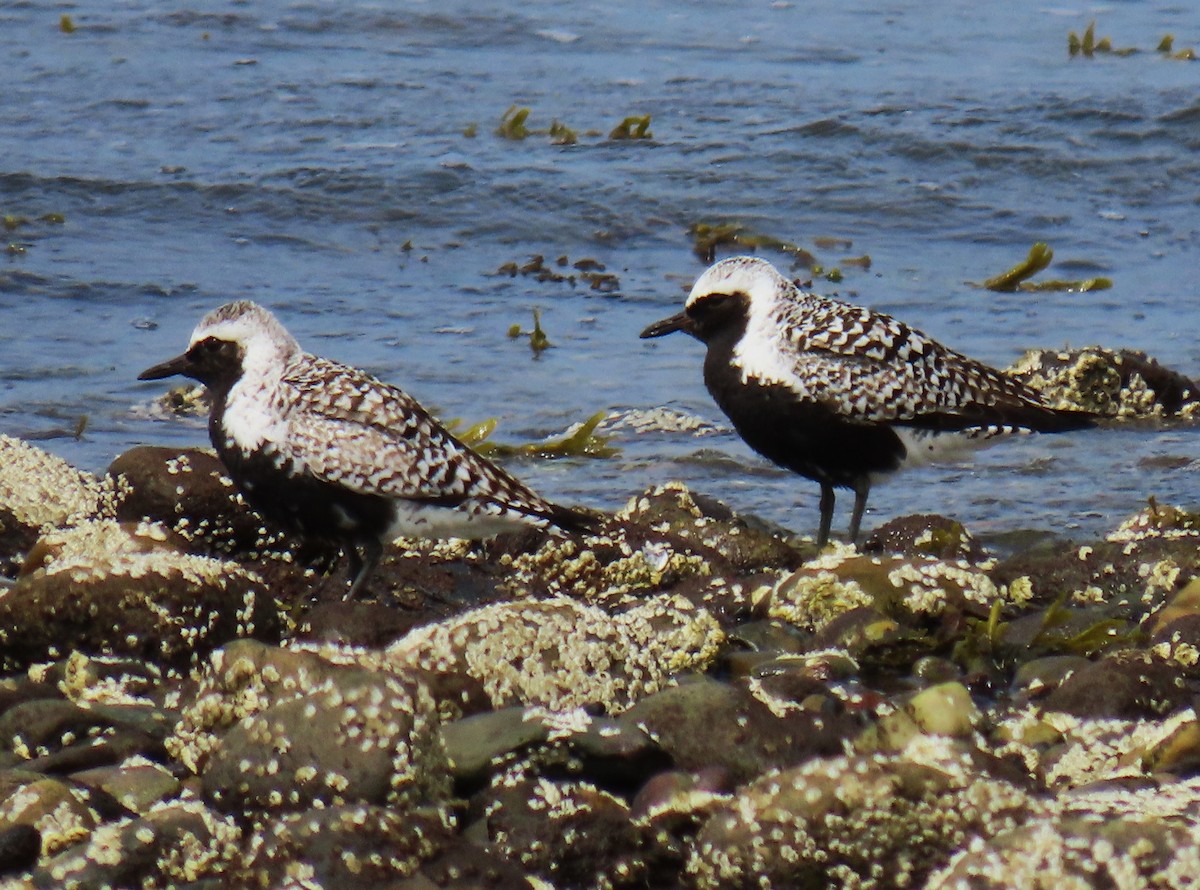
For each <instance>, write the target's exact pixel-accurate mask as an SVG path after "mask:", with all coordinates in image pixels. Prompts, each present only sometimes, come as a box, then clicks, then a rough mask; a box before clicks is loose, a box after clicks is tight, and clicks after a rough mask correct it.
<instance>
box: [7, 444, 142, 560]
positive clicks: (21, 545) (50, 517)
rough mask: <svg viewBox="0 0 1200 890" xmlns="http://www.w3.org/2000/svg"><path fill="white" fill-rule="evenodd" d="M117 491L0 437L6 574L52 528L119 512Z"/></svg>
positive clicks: (40, 452)
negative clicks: (102, 514)
mask: <svg viewBox="0 0 1200 890" xmlns="http://www.w3.org/2000/svg"><path fill="white" fill-rule="evenodd" d="M117 500H118V495H117V489H116V488H115V487H114V486H112V485H110V484H105V483H102V482H101V481H100V480H99V479H97V478H96V477H95V476H92V475H91V474H90V473H85V472H83V471H82V470H77V469H75V468H74V467H72V466H71V465H70V464H68V463H67V462H66V461H64V460H62V459H61V458H58V457H55V456H54V455H52V454H50V453H49V452H47V451H43V450H42V449H41V448H37V447H36V446H34V445H30V444H29V443H28V442H24V441H22V440H20V439H14V438H13V437H11V436H3V435H0V575H11V574H12V573H13V570H14V569H15V568H16V566H17V565H19V564H20V561H21V559H22V558H23V557H24V555H25V553H27V552H28V551H29V549H30V548H31V547H32V546H33V545H34V543H35V542H36V541H37V539H38V538H39V537H40V536H41V535H42V534H43V533H44V532H46V531H49V530H50V529H53V528H57V527H59V526H61V525H64V524H66V523H67V521H68V520H71V519H75V518H81V519H82V518H88V517H95V516H99V515H100V514H101V513H106V512H112V511H113V510H115V503H116V501H117Z"/></svg>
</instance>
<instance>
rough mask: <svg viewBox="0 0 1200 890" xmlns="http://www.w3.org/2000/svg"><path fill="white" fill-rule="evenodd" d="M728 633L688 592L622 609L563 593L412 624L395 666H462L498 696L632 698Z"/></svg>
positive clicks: (392, 655) (563, 705) (565, 705)
mask: <svg viewBox="0 0 1200 890" xmlns="http://www.w3.org/2000/svg"><path fill="white" fill-rule="evenodd" d="M722 639H723V634H722V633H721V631H720V629H719V627H718V626H717V623H716V621H715V620H714V619H713V618H712V616H711V615H709V614H708V613H707V612H705V611H703V610H700V609H696V608H695V607H693V606H692V605H691V604H690V603H688V602H687V601H686V600H682V599H680V598H675V597H658V598H656V599H653V600H650V601H648V602H645V603H643V604H642V605H639V606H636V607H634V608H631V609H628V610H626V611H624V612H620V613H617V614H609V613H608V612H606V611H604V610H603V609H600V608H598V607H596V606H590V605H587V604H584V603H580V602H577V601H575V600H573V599H568V598H566V597H555V598H552V599H548V600H542V601H532V602H531V601H515V602H504V603H495V604H492V605H489V606H484V607H482V608H479V609H475V610H472V611H470V612H467V613H465V614H463V615H459V616H455V617H453V618H450V619H447V620H446V621H442V622H439V623H437V624H432V625H428V626H426V627H423V628H418V629H417V630H414V631H412V632H410V633H409V634H408V635H407V636H405V637H404V638H403V639H401V640H399V641H397V642H396V643H394V644H392V646H390V647H389V648H388V650H387V652H386V656H385V657H386V660H387V661H388V662H389V663H390V664H391V665H392V667H393V669H397V670H403V669H407V668H409V667H419V668H422V669H426V670H434V671H453V670H458V671H465V672H466V673H468V674H469V675H471V676H472V677H474V678H476V679H477V680H479V681H480V683H482V684H483V687H484V689H485V691H486V692H487V694H488V696H489V697H490V698H491V700H492V702H493V704H494V705H495V706H497V707H502V706H504V705H507V704H511V703H514V702H519V703H522V704H538V705H542V706H544V707H547V708H550V709H553V710H569V709H572V708H577V707H582V706H585V705H590V704H596V703H599V704H602V705H604V707H605V708H606V709H607V710H609V711H610V712H614V713H615V712H619V711H622V710H624V709H626V708H628V707H629V706H630V705H631V704H633V702H635V701H636V700H637V699H639V698H641V697H642V696H644V695H648V694H650V693H652V692H655V691H657V690H658V689H660V688H662V687H663V686H665V685H667V684H668V683H670V682H671V681H672V677H673V675H674V674H675V673H677V672H679V671H682V670H685V669H689V668H695V669H703V667H704V666H706V665H707V664H709V663H710V662H711V661H712V659H713V658H714V657H715V656H716V652H717V648H718V646H719V645H720V641H721V640H722Z"/></svg>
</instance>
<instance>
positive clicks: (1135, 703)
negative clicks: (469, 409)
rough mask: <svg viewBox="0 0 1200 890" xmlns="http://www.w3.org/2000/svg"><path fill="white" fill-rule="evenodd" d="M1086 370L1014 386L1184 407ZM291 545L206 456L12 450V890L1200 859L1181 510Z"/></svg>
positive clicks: (472, 883) (4, 480) (1137, 411)
mask: <svg viewBox="0 0 1200 890" xmlns="http://www.w3.org/2000/svg"><path fill="white" fill-rule="evenodd" d="M1095 356H1096V353H1093V354H1091V355H1090V356H1089V355H1087V354H1080V355H1075V356H1067V355H1054V354H1051V355H1049V356H1045V355H1043V356H1040V357H1033V358H1030V359H1029V361H1028V362H1027V365H1026V372H1027V373H1030V374H1037V375H1039V379H1040V380H1041V383H1042V385H1044V386H1051V385H1053V384H1052V382H1051V381H1050V380H1049V378H1050V377H1051V376H1053V375H1056V374H1057V375H1059V377H1058V378H1056V379H1065V377H1069V376H1070V375H1074V376H1073V377H1070V379H1071V380H1074V381H1076V383H1078V381H1081V380H1082V381H1087V382H1089V386H1091V383H1096V384H1097V385H1096V386H1091V388H1090V389H1089V390H1088V397H1089V398H1092V399H1093V401H1092V403H1091V410H1101V409H1103V410H1104V413H1110V414H1113V415H1114V416H1118V415H1120V413H1121V411H1122V410H1128V412H1129V414H1130V415H1131V416H1144V415H1145V414H1147V413H1151V414H1153V413H1155V412H1157V413H1159V414H1161V413H1163V412H1164V411H1167V412H1168V413H1171V414H1174V413H1177V412H1179V411H1186V410H1187V409H1189V408H1191V407H1194V404H1195V396H1194V395H1193V392H1194V390H1193V389H1191V388H1189V387H1190V381H1184V380H1183V379H1182V378H1179V377H1178V375H1174V376H1171V373H1170V372H1167V371H1164V370H1162V369H1158V370H1157V371H1156V370H1155V369H1156V368H1157V366H1156V365H1153V363H1152V362H1150V360H1148V359H1145V357H1140V358H1137V359H1136V361H1135V360H1134V359H1133V358H1130V357H1128V356H1126V357H1118V358H1117V359H1116V360H1114V359H1113V354H1109V356H1108V360H1107V361H1097V360H1096V358H1095ZM1101 358H1104V357H1103V356H1101ZM1137 362H1149V364H1140V365H1139V364H1137ZM1122 369H1124V370H1122ZM1148 369H1149V370H1148ZM1125 371H1128V374H1125ZM1159 371H1162V373H1161V374H1160V373H1159ZM1123 374H1124V376H1123ZM1181 381H1182V382H1181ZM1097 387H1098V388H1097ZM1105 387H1107V388H1108V389H1105ZM1098 392H1099V393H1101V395H1102V394H1103V392H1110V393H1111V399H1110V401H1109V402H1107V403H1104V402H1103V401H1102V400H1101V396H1098V395H1096V393H1098ZM1168 400H1173V401H1172V403H1171V405H1170V406H1169V408H1165V407H1164V405H1165V404H1166V402H1167V401H1168ZM1130 405H1133V407H1129V406H1130ZM1085 407H1088V406H1087V405H1085ZM292 547H293V542H291V541H289V540H288V539H287V538H286V537H285V536H283V535H282V534H280V533H279V532H278V531H277V530H275V529H272V528H270V527H269V526H267V525H266V524H264V523H263V521H262V520H261V519H260V518H259V517H257V516H255V515H254V514H253V513H251V512H250V511H249V510H248V509H247V508H246V507H245V505H244V504H243V503H242V502H241V499H240V498H239V497H238V496H237V495H236V493H235V492H234V491H233V489H232V487H231V486H230V484H229V482H228V480H227V479H226V478H225V477H224V475H223V474H222V472H221V468H220V465H219V464H218V463H217V462H216V460H215V458H214V457H213V456H212V455H211V454H210V453H208V452H205V451H201V450H192V451H183V452H180V451H176V450H168V449H161V448H137V449H134V450H132V451H130V452H127V453H126V454H124V455H122V456H120V457H119V458H118V459H117V460H116V461H115V462H114V464H113V465H112V467H111V468H110V470H109V472H108V473H107V474H106V475H105V476H103V477H94V476H91V475H89V474H87V473H83V472H80V471H79V470H77V469H74V468H72V467H70V466H68V465H66V464H65V463H63V462H62V461H60V460H58V459H56V458H54V457H52V456H51V455H49V454H47V453H46V452H44V451H42V450H40V449H38V448H36V447H35V446H33V445H31V444H29V443H26V442H23V441H20V440H16V439H12V438H8V437H0V574H3V575H4V576H6V577H7V578H8V579H9V580H10V582H11V583H10V584H8V585H7V586H5V587H3V588H0V887H4V888H7V887H14V888H15V887H39V888H40V887H47V888H59V887H87V888H94V887H134V886H137V887H147V888H153V887H177V888H189V890H200V888H219V887H263V888H267V887H284V886H289V887H311V888H358V887H382V886H387V887H394V888H407V890H426V888H433V887H457V888H467V887H493V888H508V887H514V888H529V887H535V888H548V887H555V888H573V887H597V888H608V887H655V888H676V887H678V888H718V887H719V888H729V887H747V888H749V887H755V888H760V887H781V888H782V887H788V888H791V887H811V888H825V887H844V888H891V887H924V888H951V887H953V888H1007V887H1017V886H1045V887H1051V886H1053V887H1096V886H1106V887H1117V888H1134V887H1153V888H1174V887H1192V886H1195V885H1196V883H1195V882H1196V876H1197V875H1200V722H1198V720H1197V716H1196V708H1197V704H1198V702H1200V514H1191V513H1188V512H1186V511H1184V510H1183V509H1180V508H1178V507H1174V506H1169V505H1159V504H1153V503H1151V504H1149V505H1148V506H1147V507H1146V508H1145V509H1144V510H1142V511H1141V512H1139V513H1137V514H1136V515H1134V516H1131V517H1127V518H1124V519H1123V520H1121V519H1120V518H1117V519H1115V520H1114V523H1113V528H1112V530H1111V531H1110V533H1108V534H1107V535H1106V536H1105V537H1104V538H1102V539H1099V540H1095V541H1091V542H1087V543H1083V544H1080V543H1078V542H1077V543H1070V544H1067V543H1063V542H1061V541H1057V540H1050V541H1045V542H1041V543H1039V544H1038V545H1037V546H1035V547H1033V548H1032V549H1029V550H1027V551H1025V552H1022V553H1018V554H1015V555H1000V554H994V553H990V552H988V550H987V549H986V548H985V547H983V546H982V545H981V544H980V543H979V542H978V541H976V540H975V539H974V538H973V537H972V536H971V534H970V532H969V530H967V529H964V528H963V527H962V526H961V525H959V524H958V523H957V522H955V521H954V520H953V519H952V518H948V517H941V516H908V517H902V518H900V519H897V520H894V521H893V522H890V523H888V524H887V525H885V526H883V527H881V528H879V529H877V530H876V531H875V532H874V533H873V534H872V535H871V536H870V538H869V539H868V540H866V541H864V542H863V543H862V544H861V545H860V546H859V547H858V548H853V547H848V546H844V545H836V544H835V545H831V546H830V547H828V548H826V550H825V551H823V552H822V553H819V554H818V553H816V552H815V550H814V548H813V547H812V545H811V543H808V542H806V541H796V540H792V539H787V538H785V537H781V536H779V535H777V534H773V533H772V530H768V529H765V528H763V527H762V526H761V524H759V523H757V522H755V521H753V520H752V519H750V518H744V517H740V516H737V515H734V514H733V513H731V512H730V511H729V510H728V509H726V508H725V507H724V506H723V505H721V504H720V503H718V502H716V501H714V500H711V499H709V498H707V497H705V496H703V495H702V494H700V493H697V492H691V491H688V490H687V489H685V488H684V487H682V486H681V485H678V484H667V485H664V486H661V487H659V488H656V489H654V490H651V491H647V492H644V493H642V494H639V495H636V496H634V497H632V498H631V499H630V501H629V503H628V505H627V506H626V507H625V508H624V509H623V510H621V511H620V512H618V513H617V514H616V515H615V516H613V517H611V519H610V520H608V522H607V524H606V525H605V527H604V529H603V530H602V532H601V533H599V534H596V535H594V536H589V537H587V538H583V539H577V538H562V537H554V536H551V535H547V534H545V533H543V532H540V531H530V532H528V533H524V534H521V535H514V536H506V537H501V538H498V539H496V540H494V541H491V542H487V543H484V544H468V543H465V542H446V543H441V544H437V545H434V544H431V543H429V542H419V541H409V542H398V544H397V546H395V547H393V548H392V549H391V551H390V552H389V554H388V556H387V557H386V559H385V561H384V564H383V566H382V567H381V570H380V572H379V574H378V575H377V576H376V578H375V579H374V580H373V582H372V584H371V588H370V595H369V596H368V597H366V598H364V600H363V601H362V602H355V603H343V602H342V601H341V595H342V592H343V591H344V586H343V584H342V574H341V570H340V567H337V566H335V567H334V570H333V573H332V574H328V575H326V574H325V573H324V569H326V568H328V564H329V562H330V559H329V557H330V555H329V554H320V553H306V552H303V551H298V552H293V549H292Z"/></svg>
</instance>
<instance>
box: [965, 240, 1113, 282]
mask: <svg viewBox="0 0 1200 890" xmlns="http://www.w3.org/2000/svg"><path fill="white" fill-rule="evenodd" d="M1053 259H1054V251H1053V250H1051V249H1050V247H1049V245H1047V244H1046V242H1044V241H1039V242H1037V243H1036V244H1034V245H1033V247H1031V248H1029V254H1028V256H1026V257H1025V259H1024V260H1023V261H1021V262H1020V263H1017V265H1015V266H1013V267H1012V268H1011V269H1009V270H1008V271H1007V272H1003V273H1001V274H1000V275H996V276H993V277H992V278H989V279H988V280H987V281H985V282H984V283H983V284H982V285H976V286H979V287H984V288H986V289H988V290H991V291H997V292H999V293H1006V294H1007V293H1015V292H1016V291H1018V290H1021V291H1076V292H1079V293H1083V292H1086V291H1097V290H1107V289H1108V288H1110V287H1112V279H1109V278H1084V279H1081V280H1077V281H1067V280H1063V279H1057V278H1055V279H1050V280H1048V281H1038V282H1031V281H1028V279H1030V278H1032V277H1033V276H1034V275H1037V274H1038V273H1039V272H1042V271H1044V270H1045V269H1046V268H1047V267H1048V266H1049V265H1050V263H1051V261H1053Z"/></svg>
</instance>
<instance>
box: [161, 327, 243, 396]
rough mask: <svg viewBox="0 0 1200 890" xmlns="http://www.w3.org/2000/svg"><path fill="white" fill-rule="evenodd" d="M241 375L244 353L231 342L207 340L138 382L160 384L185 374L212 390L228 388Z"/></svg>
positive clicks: (214, 339) (214, 338) (209, 338)
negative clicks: (159, 382) (166, 379)
mask: <svg viewBox="0 0 1200 890" xmlns="http://www.w3.org/2000/svg"><path fill="white" fill-rule="evenodd" d="M241 373H242V350H241V347H239V346H238V345H237V344H236V343H234V342H233V341H231V340H219V339H217V338H216V337H206V338H205V339H203V340H201V341H200V342H198V343H195V344H193V345H192V347H191V348H190V349H188V351H187V352H185V353H184V354H183V355H181V356H177V357H176V358H173V359H170V360H169V361H165V362H163V363H162V364H159V365H155V366H154V367H153V368H147V369H146V370H145V371H143V372H142V373H141V374H139V375H138V380H161V379H163V378H164V377H174V376H175V375H176V374H182V375H183V376H184V377H191V378H192V379H193V380H199V381H200V382H201V383H203V384H204V385H205V386H207V387H209V388H210V389H211V388H220V387H222V386H224V387H229V386H232V385H233V384H234V382H235V381H236V380H237V378H238V377H239V376H241Z"/></svg>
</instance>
